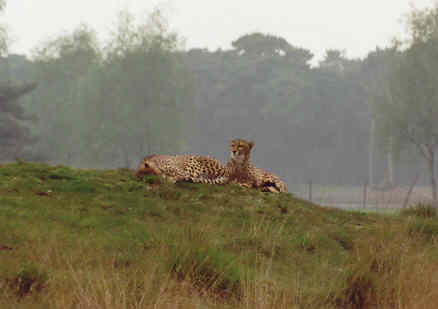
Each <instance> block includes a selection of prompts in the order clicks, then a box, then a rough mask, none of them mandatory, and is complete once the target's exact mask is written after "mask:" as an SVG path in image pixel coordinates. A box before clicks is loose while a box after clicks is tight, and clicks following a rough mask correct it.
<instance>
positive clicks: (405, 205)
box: [402, 172, 420, 208]
mask: <svg viewBox="0 0 438 309" xmlns="http://www.w3.org/2000/svg"><path fill="white" fill-rule="evenodd" d="M419 177H420V172H417V173H416V174H415V178H414V181H413V182H412V183H411V185H410V186H409V190H408V193H407V194H406V197H405V200H404V201H403V206H402V208H406V207H407V206H408V204H409V198H410V197H411V194H412V191H413V190H414V187H415V185H416V184H417V181H418V178H419Z"/></svg>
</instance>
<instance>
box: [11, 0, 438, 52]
mask: <svg viewBox="0 0 438 309" xmlns="http://www.w3.org/2000/svg"><path fill="white" fill-rule="evenodd" d="M410 3H413V4H414V6H415V7H417V8H424V7H426V6H429V7H430V6H432V5H433V4H434V3H435V1H434V0H414V1H409V0H367V1H362V0H331V1H329V0H270V1H254V0H221V1H207V0H166V1H164V2H163V1H154V0H7V8H6V12H5V14H4V16H3V19H5V21H6V23H7V24H8V26H9V28H10V30H11V32H12V34H13V36H14V38H15V40H16V41H15V43H14V45H13V46H12V51H13V52H16V53H28V52H29V51H30V50H31V49H32V48H33V47H35V45H36V44H37V43H38V42H40V41H41V40H43V39H44V38H46V37H48V36H53V35H56V34H59V33H62V31H66V30H67V31H68V30H72V29H73V28H75V27H76V26H77V25H78V24H79V23H81V22H85V23H87V24H89V25H91V26H92V27H93V28H94V29H96V30H98V31H99V32H101V33H104V32H105V31H107V30H108V28H109V26H110V25H111V23H113V22H114V20H115V15H116V12H117V11H118V10H120V9H129V10H130V11H131V12H134V13H138V14H145V13H147V12H148V11H149V12H150V11H151V10H152V9H153V8H154V7H155V6H157V5H160V6H162V7H164V8H165V12H166V15H167V16H168V18H169V22H170V24H171V27H172V29H173V30H175V31H177V32H178V33H179V34H180V35H181V36H182V37H184V38H185V39H186V42H187V44H186V46H187V48H192V47H208V48H209V49H216V48H218V47H222V48H229V47H230V43H231V41H233V40H235V39H236V38H238V37H239V36H241V35H243V34H246V33H250V32H255V31H259V32H264V33H270V34H274V35H278V36H282V37H284V38H285V39H287V40H288V41H289V43H291V44H292V45H295V46H299V47H304V48H307V49H310V50H311V51H312V52H313V53H314V54H315V56H316V57H318V58H319V57H321V55H322V54H323V53H324V51H325V50H326V49H345V50H346V52H347V56H348V57H350V58H352V57H363V56H365V55H366V54H367V53H368V52H369V51H370V50H373V49H375V47H376V46H381V47H383V46H386V45H387V44H388V43H389V42H390V40H391V38H392V37H394V36H395V35H399V34H401V33H402V32H403V30H404V26H403V24H402V23H401V22H400V18H401V17H402V16H403V14H406V13H407V12H408V11H409V9H410V6H409V4H410Z"/></svg>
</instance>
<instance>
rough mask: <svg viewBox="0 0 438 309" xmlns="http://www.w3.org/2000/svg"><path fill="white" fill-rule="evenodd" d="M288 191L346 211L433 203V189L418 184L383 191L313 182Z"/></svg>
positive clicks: (365, 185) (364, 186)
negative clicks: (431, 190) (431, 191)
mask: <svg viewBox="0 0 438 309" xmlns="http://www.w3.org/2000/svg"><path fill="white" fill-rule="evenodd" d="M288 190H289V192H291V193H292V194H294V195H295V196H296V197H299V198H302V199H305V200H310V201H312V202H314V203H316V204H320V205H323V206H332V207H339V208H345V209H376V210H379V209H397V208H405V207H408V206H409V205H412V204H416V203H419V202H425V203H431V202H432V195H431V193H430V188H429V187H426V186H415V185H414V184H412V185H411V186H397V187H394V188H391V189H386V190H383V189H379V188H376V187H372V186H368V185H367V184H364V185H362V186H349V185H345V186H330V185H329V186H327V185H319V184H315V183H313V182H312V181H309V182H308V183H306V184H295V185H294V184H290V185H288Z"/></svg>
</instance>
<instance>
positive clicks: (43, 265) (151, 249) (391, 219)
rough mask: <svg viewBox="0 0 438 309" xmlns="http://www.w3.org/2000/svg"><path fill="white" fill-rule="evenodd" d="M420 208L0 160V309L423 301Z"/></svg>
mask: <svg viewBox="0 0 438 309" xmlns="http://www.w3.org/2000/svg"><path fill="white" fill-rule="evenodd" d="M423 210H424V209H422V210H418V211H411V212H409V211H407V212H405V213H403V214H400V215H399V214H394V215H388V214H386V215H381V214H375V213H364V212H358V211H344V210H340V209H333V208H325V207H320V206H318V205H314V204H312V203H309V202H306V201H303V200H300V199H297V198H294V197H293V196H292V195H291V194H269V193H262V192H258V191H256V190H249V189H243V188H240V187H238V186H235V185H225V186H213V185H201V184H190V183H178V184H170V183H166V182H165V181H162V180H160V179H158V178H155V177H145V178H144V179H143V180H141V181H139V180H138V179H136V178H135V177H134V175H133V172H132V171H130V170H126V169H120V170H78V169H72V168H69V167H65V166H49V165H46V164H37V163H27V162H17V163H15V164H6V165H0V308H25V309H27V308H375V307H378V308H413V307H412V306H413V304H421V306H420V307H418V308H433V306H432V305H433V304H435V303H436V301H438V293H437V292H436V291H438V289H437V287H438V286H437V285H438V283H437V281H436V280H435V279H434V278H435V277H436V275H437V272H438V249H437V246H436V244H437V243H436V237H437V235H438V221H437V219H436V217H435V216H429V215H422V214H424V213H427V214H430V213H431V210H430V209H426V210H427V212H425V211H423ZM412 213H414V214H416V213H420V215H412ZM429 305H430V307H429Z"/></svg>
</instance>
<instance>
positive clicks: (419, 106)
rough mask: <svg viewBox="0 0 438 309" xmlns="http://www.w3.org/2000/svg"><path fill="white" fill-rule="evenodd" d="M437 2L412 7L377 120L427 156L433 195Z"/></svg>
mask: <svg viewBox="0 0 438 309" xmlns="http://www.w3.org/2000/svg"><path fill="white" fill-rule="evenodd" d="M437 16H438V6H437V7H436V8H435V9H426V10H424V11H423V12H419V11H413V12H412V13H411V15H410V19H409V23H408V25H409V27H410V34H411V36H412V37H411V41H410V45H409V46H408V48H407V49H406V50H405V51H404V52H403V55H402V57H401V59H400V60H399V61H398V62H397V63H396V65H395V66H394V67H393V69H392V72H391V75H390V77H389V94H388V95H387V96H386V98H387V99H386V100H383V101H382V102H380V104H378V113H379V117H380V121H381V122H383V123H384V126H385V127H387V128H390V135H391V136H392V137H393V138H394V139H395V140H396V141H397V143H398V144H401V145H403V144H410V145H411V146H413V147H415V148H416V150H417V151H418V152H419V153H420V155H421V156H422V157H423V158H424V159H425V160H426V162H427V165H428V166H427V167H428V172H429V178H430V185H431V188H432V195H433V198H434V199H437V188H436V180H435V175H434V169H435V167H434V165H435V162H434V161H435V152H436V149H437V147H438V125H437V122H436V118H437V116H438V109H437V103H438V96H437V92H436V90H435V88H436V87H435V85H436V83H437V77H436V71H437V69H438V62H437V60H436V59H437V55H438V47H437V46H438V36H436V35H435V34H436V33H438V31H437V30H438V28H437V27H436V23H435V21H436V20H437Z"/></svg>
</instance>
